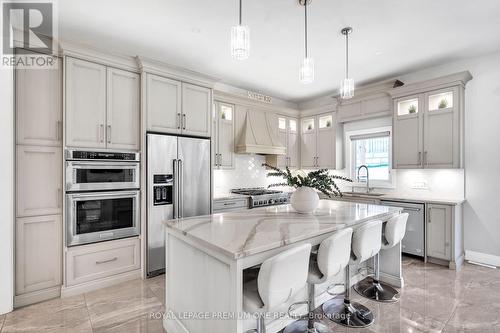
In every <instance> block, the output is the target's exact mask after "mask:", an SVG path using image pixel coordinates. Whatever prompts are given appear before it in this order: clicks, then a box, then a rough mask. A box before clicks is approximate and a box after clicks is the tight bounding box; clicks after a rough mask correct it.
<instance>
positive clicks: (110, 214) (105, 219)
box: [66, 190, 140, 246]
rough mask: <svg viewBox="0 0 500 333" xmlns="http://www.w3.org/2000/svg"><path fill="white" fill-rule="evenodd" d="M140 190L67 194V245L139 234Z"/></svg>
mask: <svg viewBox="0 0 500 333" xmlns="http://www.w3.org/2000/svg"><path fill="white" fill-rule="evenodd" d="M139 197H140V195H139V190H134V191H112V192H90V193H69V194H66V243H67V246H74V245H81V244H88V243H95V242H102V241H105V240H110V239H118V238H124V237H131V236H136V235H139V232H140V222H139V221H140V216H139V209H140V199H139Z"/></svg>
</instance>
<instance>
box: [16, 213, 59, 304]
mask: <svg viewBox="0 0 500 333" xmlns="http://www.w3.org/2000/svg"><path fill="white" fill-rule="evenodd" d="M61 237H62V222H61V215H48V216H36V217H26V218H18V219H16V287H15V290H16V295H22V294H26V293H30V292H35V291H40V290H43V289H47V288H51V287H57V286H59V285H60V284H61V278H62V269H61V266H62V259H61V257H62V240H61Z"/></svg>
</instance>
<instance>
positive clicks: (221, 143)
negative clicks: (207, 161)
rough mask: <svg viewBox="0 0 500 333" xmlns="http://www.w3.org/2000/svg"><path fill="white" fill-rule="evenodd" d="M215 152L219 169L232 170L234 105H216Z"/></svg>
mask: <svg viewBox="0 0 500 333" xmlns="http://www.w3.org/2000/svg"><path fill="white" fill-rule="evenodd" d="M218 106H219V107H218V110H217V111H218V112H217V118H218V136H217V152H218V154H219V160H218V163H219V167H221V168H224V169H231V168H234V105H231V104H226V103H218Z"/></svg>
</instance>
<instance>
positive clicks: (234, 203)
mask: <svg viewBox="0 0 500 333" xmlns="http://www.w3.org/2000/svg"><path fill="white" fill-rule="evenodd" d="M233 205H236V202H225V203H224V206H233Z"/></svg>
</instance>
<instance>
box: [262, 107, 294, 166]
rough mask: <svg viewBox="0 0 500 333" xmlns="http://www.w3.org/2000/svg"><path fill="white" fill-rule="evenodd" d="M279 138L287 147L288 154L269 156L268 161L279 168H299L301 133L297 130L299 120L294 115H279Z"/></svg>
mask: <svg viewBox="0 0 500 333" xmlns="http://www.w3.org/2000/svg"><path fill="white" fill-rule="evenodd" d="M277 117H278V138H279V140H280V142H281V143H282V144H283V145H284V146H285V147H286V155H277V156H268V157H266V159H267V163H269V164H271V165H276V166H277V167H278V168H285V167H289V168H291V169H296V168H298V167H299V166H300V165H299V155H300V152H299V133H298V131H297V122H298V120H297V119H296V118H293V117H287V116H281V115H278V116H277Z"/></svg>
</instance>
